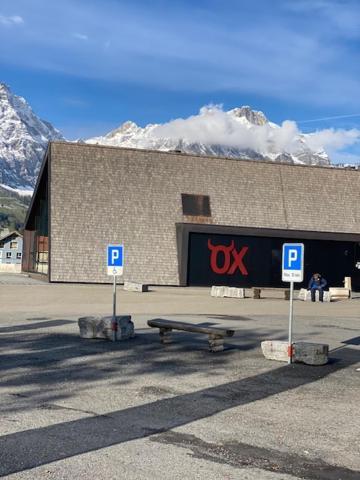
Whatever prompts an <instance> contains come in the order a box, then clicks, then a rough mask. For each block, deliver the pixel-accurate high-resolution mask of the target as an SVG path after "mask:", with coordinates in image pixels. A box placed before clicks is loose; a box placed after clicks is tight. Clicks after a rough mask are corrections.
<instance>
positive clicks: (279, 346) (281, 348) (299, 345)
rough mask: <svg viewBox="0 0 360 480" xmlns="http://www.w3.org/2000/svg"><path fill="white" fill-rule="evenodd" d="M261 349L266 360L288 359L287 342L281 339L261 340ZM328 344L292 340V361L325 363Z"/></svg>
mask: <svg viewBox="0 0 360 480" xmlns="http://www.w3.org/2000/svg"><path fill="white" fill-rule="evenodd" d="M261 350H262V352H263V355H264V357H265V358H267V359H268V360H277V361H280V362H287V361H288V343H287V342H285V341H281V340H266V341H263V342H261ZM328 355H329V345H327V344H324V343H310V342H294V343H293V362H299V363H305V364H306V365H325V364H326V363H327V362H328Z"/></svg>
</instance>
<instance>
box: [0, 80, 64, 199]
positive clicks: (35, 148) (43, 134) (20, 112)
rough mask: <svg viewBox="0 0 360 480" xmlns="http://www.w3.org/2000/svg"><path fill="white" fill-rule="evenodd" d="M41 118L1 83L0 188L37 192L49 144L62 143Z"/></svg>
mask: <svg viewBox="0 0 360 480" xmlns="http://www.w3.org/2000/svg"><path fill="white" fill-rule="evenodd" d="M63 139H64V138H63V136H62V135H61V133H60V132H59V131H58V130H56V129H55V128H54V127H53V126H52V125H51V124H50V123H48V122H46V121H44V120H41V119H40V118H38V117H37V116H36V115H35V113H34V112H33V111H32V109H31V107H30V106H29V104H28V103H27V102H26V100H25V99H24V98H22V97H18V96H17V95H14V94H13V93H12V92H11V91H10V88H9V87H8V86H7V85H5V84H3V83H0V184H2V185H4V186H7V187H10V188H11V189H15V190H17V191H22V192H24V191H26V190H29V191H30V192H31V191H32V189H33V188H34V185H35V182H36V178H37V175H38V173H39V169H40V165H41V161H42V158H43V155H44V152H45V149H46V146H47V143H48V141H49V140H63Z"/></svg>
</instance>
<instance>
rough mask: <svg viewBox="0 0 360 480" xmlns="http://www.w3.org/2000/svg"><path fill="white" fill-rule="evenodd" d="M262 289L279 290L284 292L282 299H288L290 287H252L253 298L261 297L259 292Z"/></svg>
mask: <svg viewBox="0 0 360 480" xmlns="http://www.w3.org/2000/svg"><path fill="white" fill-rule="evenodd" d="M264 290H273V291H280V292H283V293H284V299H285V300H290V289H289V288H272V287H253V288H252V291H253V298H256V299H259V298H261V292H262V291H264Z"/></svg>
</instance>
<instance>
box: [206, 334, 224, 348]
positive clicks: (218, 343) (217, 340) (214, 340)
mask: <svg viewBox="0 0 360 480" xmlns="http://www.w3.org/2000/svg"><path fill="white" fill-rule="evenodd" d="M223 350H224V338H223V337H219V336H218V335H213V334H211V335H209V351H210V352H222V351H223Z"/></svg>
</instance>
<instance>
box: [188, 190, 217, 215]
mask: <svg viewBox="0 0 360 480" xmlns="http://www.w3.org/2000/svg"><path fill="white" fill-rule="evenodd" d="M181 201H182V210H183V215H191V216H194V217H211V210H210V197H209V196H208V195H191V194H189V193H182V194H181Z"/></svg>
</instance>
